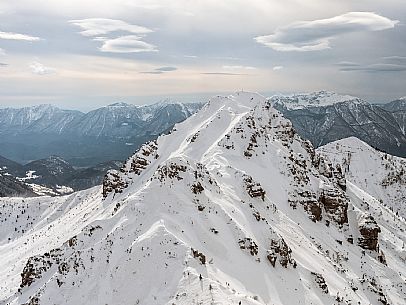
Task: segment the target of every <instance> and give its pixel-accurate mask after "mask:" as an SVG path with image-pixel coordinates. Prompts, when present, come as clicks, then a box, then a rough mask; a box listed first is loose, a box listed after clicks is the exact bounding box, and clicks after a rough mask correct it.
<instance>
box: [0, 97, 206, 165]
mask: <svg viewBox="0 0 406 305" xmlns="http://www.w3.org/2000/svg"><path fill="white" fill-rule="evenodd" d="M201 106H202V104H201V103H177V102H172V101H170V100H166V101H163V102H160V103H156V104H153V105H146V106H136V105H131V104H126V103H115V104H111V105H109V106H106V107H102V108H99V109H96V110H93V111H90V112H88V113H82V112H80V111H75V110H64V109H59V108H57V107H55V106H52V105H40V106H33V107H25V108H19V109H17V108H5V109H0V155H2V156H5V157H7V158H9V159H12V160H14V161H18V162H20V163H23V164H24V163H28V162H30V161H32V160H38V159H43V158H47V157H48V156H50V155H58V156H61V157H63V158H64V159H66V160H68V161H69V162H70V163H71V164H72V165H74V166H94V165H96V164H99V163H101V162H105V161H110V160H125V159H126V158H127V157H128V156H129V155H131V154H132V153H133V152H134V151H135V150H136V149H137V148H138V147H139V146H140V145H141V144H142V143H144V142H146V141H149V140H151V139H154V138H156V137H157V136H158V135H160V134H162V133H165V132H167V131H169V130H170V129H171V128H172V127H173V125H174V124H175V123H178V122H181V121H183V120H184V119H186V118H187V117H189V116H190V115H192V114H193V113H195V112H196V111H197V110H198V109H200V107H201Z"/></svg>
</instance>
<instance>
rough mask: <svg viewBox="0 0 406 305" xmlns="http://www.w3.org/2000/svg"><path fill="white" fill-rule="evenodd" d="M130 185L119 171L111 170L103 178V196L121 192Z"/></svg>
mask: <svg viewBox="0 0 406 305" xmlns="http://www.w3.org/2000/svg"><path fill="white" fill-rule="evenodd" d="M127 186H128V183H127V182H125V181H124V180H123V179H122V177H121V175H120V172H119V171H116V170H114V169H113V170H109V171H108V172H107V174H106V175H105V176H104V179H103V197H104V198H106V197H107V196H108V194H109V193H111V192H114V193H121V192H122V191H123V189H125V188H126V187H127Z"/></svg>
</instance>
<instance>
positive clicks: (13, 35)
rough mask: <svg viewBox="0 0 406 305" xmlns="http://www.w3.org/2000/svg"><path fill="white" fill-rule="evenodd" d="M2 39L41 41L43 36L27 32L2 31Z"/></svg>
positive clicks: (0, 33)
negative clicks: (26, 33) (31, 34)
mask: <svg viewBox="0 0 406 305" xmlns="http://www.w3.org/2000/svg"><path fill="white" fill-rule="evenodd" d="M0 39H6V40H25V41H39V40H41V38H39V37H35V36H29V35H25V34H19V33H12V32H1V31H0Z"/></svg>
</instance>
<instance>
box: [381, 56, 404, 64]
mask: <svg viewBox="0 0 406 305" xmlns="http://www.w3.org/2000/svg"><path fill="white" fill-rule="evenodd" d="M383 60H384V61H385V62H388V63H392V64H406V57H405V56H386V57H383Z"/></svg>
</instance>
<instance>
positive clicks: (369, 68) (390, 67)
mask: <svg viewBox="0 0 406 305" xmlns="http://www.w3.org/2000/svg"><path fill="white" fill-rule="evenodd" d="M340 71H343V72H351V71H364V72H403V71H406V65H395V64H372V65H364V66H363V65H359V66H352V67H351V66H347V67H342V68H341V69H340Z"/></svg>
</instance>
